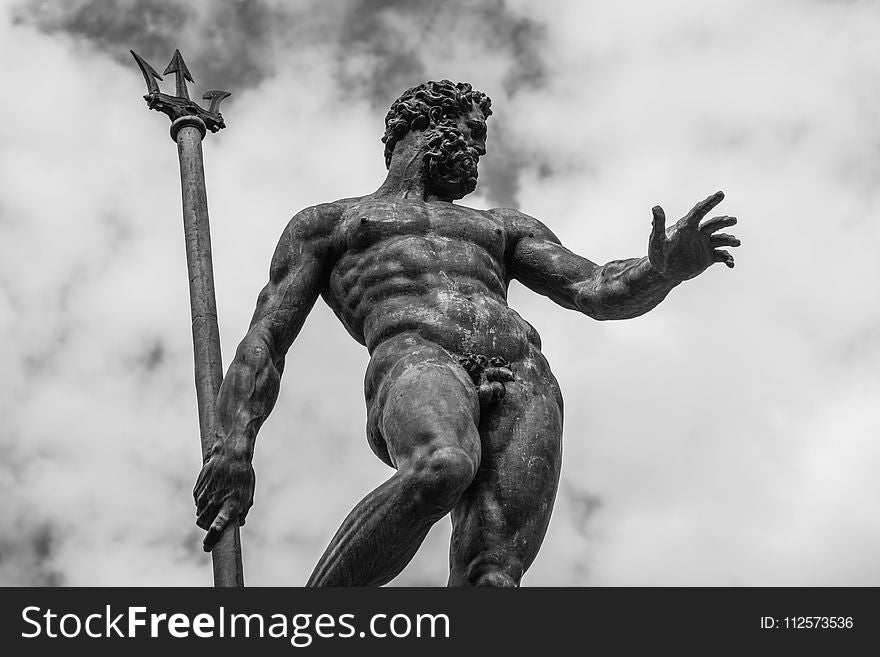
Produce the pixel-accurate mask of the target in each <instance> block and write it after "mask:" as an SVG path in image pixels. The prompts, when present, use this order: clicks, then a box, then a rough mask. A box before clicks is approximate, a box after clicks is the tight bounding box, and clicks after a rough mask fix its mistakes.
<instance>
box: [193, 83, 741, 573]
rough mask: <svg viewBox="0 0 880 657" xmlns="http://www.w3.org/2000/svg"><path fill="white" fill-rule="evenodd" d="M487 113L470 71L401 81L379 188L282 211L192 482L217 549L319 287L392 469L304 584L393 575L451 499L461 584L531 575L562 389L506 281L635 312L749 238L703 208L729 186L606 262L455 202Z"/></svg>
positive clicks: (570, 301)
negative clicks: (641, 249) (460, 76)
mask: <svg viewBox="0 0 880 657" xmlns="http://www.w3.org/2000/svg"><path fill="white" fill-rule="evenodd" d="M490 114H491V110H490V102H489V99H488V98H487V97H486V96H485V95H483V94H482V93H480V92H477V91H473V90H472V89H471V87H470V85H468V84H463V83H459V84H452V83H450V82H449V81H445V80H444V81H441V82H428V83H425V84H424V85H420V86H418V87H414V88H412V89H410V90H408V91H407V92H405V93H404V94H403V95H402V96H401V97H400V98H399V99H398V100H397V101H396V102H395V103H394V104H393V105H392V107H391V110H390V111H389V112H388V115H387V117H386V135H385V138H384V139H383V141H384V142H385V145H386V151H385V153H386V164H387V167H388V176H387V178H386V179H385V182H384V183H383V184H382V185H381V186H380V187H379V189H377V190H376V191H375V192H374V193H372V194H369V195H367V196H362V197H355V198H346V199H341V200H338V201H334V202H332V203H325V204H322V205H316V206H314V207H310V208H307V209H305V210H303V211H301V212H299V213H298V214H297V215H296V216H295V217H294V218H293V219H292V220H291V221H290V223H289V224H288V225H287V228H286V229H285V230H284V232H283V234H282V236H281V240H280V241H279V243H278V247H277V250H276V252H275V255H274V258H273V260H272V263H271V267H270V272H269V282H268V284H267V285H266V287H265V288H264V289H263V290H262V292H261V293H260V295H259V298H258V300H257V307H256V312H255V313H254V316H253V320H252V322H251V327H250V330H249V331H248V333H247V335H246V336H245V338H244V339H243V340H242V342H241V344H240V345H239V347H238V350H237V352H236V355H235V359H234V360H233V362H232V364H231V365H230V367H229V370H228V371H227V374H226V377H225V379H224V381H223V385H222V387H221V390H220V397H219V401H218V404H217V433H216V437H215V442H214V444H213V446H212V448H211V452H210V455H209V458H208V460H207V461H206V462H205V465H204V467H203V469H202V471H201V473H200V475H199V478H198V481H197V483H196V487H195V490H194V494H195V499H196V505H197V509H198V525H199V526H200V527H202V528H203V529H207V530H208V532H207V535H206V537H205V547H206V549H210V547H211V546H212V545H213V544H214V542H215V541H216V540H217V538H218V536H220V534H221V532H222V530H223V528H224V527H225V526H226V525H227V524H229V523H230V521H232V523H231V524H237V523H238V522H243V521H244V518H245V516H246V514H247V512H248V510H249V508H250V507H251V504H252V499H253V492H254V471H253V467H252V465H251V461H252V457H253V451H254V439H255V437H256V434H257V431H258V429H259V427H260V426H261V424H262V423H263V421H264V420H265V419H266V417H267V416H268V415H269V413H270V411H271V410H272V406H273V404H274V403H275V400H276V397H277V395H278V386H279V383H280V379H281V373H282V371H283V369H284V358H285V354H286V352H287V350H288V348H289V347H290V345H291V343H292V342H293V340H294V339H295V338H296V336H297V334H298V333H299V330H300V328H301V327H302V325H303V323H304V322H305V319H306V316H307V315H308V313H309V311H310V310H311V308H312V306H313V304H314V303H315V301H317V299H318V297H319V296H321V297H323V299H324V301H325V302H326V303H327V304H328V306H329V307H330V308H331V309H332V310H333V312H334V313H335V314H336V316H337V317H338V318H339V320H340V321H341V322H342V324H343V326H345V328H346V329H347V330H348V332H349V333H350V334H351V335H352V337H354V338H355V339H356V340H357V341H358V342H360V343H361V344H363V345H365V346H366V348H367V349H368V351H369V353H370V363H369V366H368V368H367V373H366V379H365V395H366V402H367V409H368V413H367V424H368V427H367V434H368V435H367V438H368V441H369V444H370V446H371V447H372V449H373V451H374V452H375V453H376V455H377V456H378V457H379V458H380V459H382V460H383V461H384V462H385V463H387V464H389V465H391V466H392V467H394V468H395V469H396V473H395V474H394V475H393V476H392V477H391V478H390V479H389V480H388V481H386V482H385V483H384V484H382V485H381V486H379V487H378V488H377V489H376V490H374V491H373V492H371V493H370V494H369V495H367V496H366V497H365V498H364V499H363V500H361V501H360V502H359V503H358V504H357V505H356V506H355V508H354V510H353V511H352V512H351V513H350V514H349V516H348V517H347V518H346V519H345V520H344V522H343V523H342V526H341V527H340V529H339V531H338V532H337V533H336V535H335V536H334V537H333V539H332V540H331V542H330V545H329V547H328V548H327V550H326V552H325V553H324V555H323V557H322V558H321V560H320V561H319V563H318V565H317V567H316V568H315V570H314V572H313V573H312V576H311V578H310V579H309V582H308V584H309V585H310V586H345V585H348V586H357V585H380V584H384V583H386V582H388V581H390V580H391V579H392V578H393V577H395V576H396V575H397V574H398V573H399V572H400V571H401V570H402V569H403V568H404V566H405V565H406V564H407V563H408V562H409V561H410V559H411V558H412V556H413V555H414V554H415V552H416V550H417V549H418V547H419V545H420V544H421V542H422V540H423V539H424V538H425V535H426V534H427V532H428V530H429V528H430V527H431V525H432V524H433V523H434V522H436V521H437V520H438V519H440V518H442V517H443V516H445V515H446V514H447V513H451V514H452V523H453V533H452V543H451V547H450V574H449V585H451V586H457V585H488V586H517V585H519V583H520V580H521V578H522V576H523V573H524V572H525V571H526V569H527V568H528V567H529V566H530V565H531V563H532V561H533V560H534V558H535V556H536V554H537V552H538V549H539V547H540V545H541V542H542V540H543V538H544V534H545V531H546V529H547V523H548V521H549V519H550V513H551V510H552V507H553V502H554V499H555V497H556V488H557V483H558V479H559V470H560V462H561V459H560V457H561V439H562V395H561V393H560V391H559V386H558V385H557V382H556V379H555V378H554V376H553V374H552V372H551V371H550V367H549V365H548V364H547V360H546V359H545V358H544V356H543V355H542V353H541V342H540V338H539V337H538V334H537V332H536V331H535V329H534V328H533V327H532V326H531V325H530V324H529V323H528V322H526V321H525V320H524V319H523V318H522V317H520V316H519V315H518V314H517V313H516V312H515V311H514V310H512V309H511V308H509V307H508V305H507V289H508V285H509V283H510V281H511V280H513V279H516V280H519V281H521V282H522V283H524V284H525V285H526V286H528V287H529V288H531V289H532V290H534V291H536V292H538V293H540V294H544V295H546V296H548V297H549V298H551V299H552V300H553V301H555V302H556V303H558V304H559V305H561V306H563V307H565V308H569V309H572V310H577V311H580V312H582V313H584V314H586V315H588V316H590V317H593V318H595V319H600V320H607V319H626V318H630V317H636V316H638V315H641V314H643V313H645V312H647V311H649V310H651V309H652V308H653V307H654V306H656V305H657V304H658V303H660V301H662V300H663V299H664V298H665V297H666V295H667V294H668V293H669V292H670V290H672V288H674V287H675V286H676V285H678V284H679V283H681V282H682V281H684V280H687V279H689V278H692V277H694V276H696V275H698V274H700V273H701V272H703V271H704V270H705V269H706V268H708V267H709V266H710V265H711V264H712V263H715V262H723V263H725V264H726V265H727V266H728V267H733V264H734V263H733V258H732V256H731V255H730V254H729V253H727V252H726V251H724V250H721V248H720V247H727V246H739V240H737V239H736V238H735V237H733V236H732V235H727V234H724V233H718V232H716V231H718V230H719V229H721V228H723V227H726V226H732V225H733V224H735V223H736V219H735V218H733V217H727V216H720V217H713V218H711V219H708V220H705V221H704V220H703V218H704V217H705V216H706V215H707V213H708V212H709V211H710V210H711V209H712V208H713V207H715V206H716V205H717V204H718V203H719V202H720V201H721V200H722V198H723V194H722V193H721V192H718V193H716V194H713V195H712V196H710V197H708V198H707V199H705V200H704V201H701V202H700V203H698V204H697V205H696V206H695V207H694V208H693V209H692V210H691V211H690V212H688V213H687V215H685V217H684V218H683V219H681V220H680V221H678V222H677V223H676V224H675V225H673V226H671V227H669V228H666V219H665V215H664V213H663V210H662V209H661V208H659V207H655V208H654V209H653V229H652V232H651V235H650V238H649V243H648V255H647V257H644V258H634V259H627V260H615V261H612V262H609V263H607V264H605V265H602V266H599V265H596V264H594V263H593V262H590V261H589V260H587V259H585V258H583V257H581V256H578V255H576V254H574V253H572V252H571V251H569V250H568V249H566V248H565V247H564V246H562V245H561V244H560V241H559V239H557V237H556V236H555V235H554V234H553V233H552V232H551V231H550V229H548V228H547V227H546V226H545V225H544V224H542V223H541V222H540V221H538V220H537V219H534V218H532V217H530V216H528V215H526V214H524V213H522V212H519V211H517V210H511V209H494V210H485V211H484V210H474V209H471V208H468V207H465V206H462V205H457V204H455V203H454V202H453V201H455V200H457V199H460V198H462V197H464V196H465V195H466V194H468V193H470V192H471V191H473V190H474V188H475V186H476V182H477V163H478V160H479V157H480V156H482V155H484V154H485V152H486V119H487V117H488V116H489V115H490Z"/></svg>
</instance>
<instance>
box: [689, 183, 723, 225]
mask: <svg viewBox="0 0 880 657" xmlns="http://www.w3.org/2000/svg"><path fill="white" fill-rule="evenodd" d="M722 200H724V192H720V191H719V192H715V193H714V194H712V196H707V197H706V198H705V199H703V200H702V201H700V202H699V203H697V204H696V205H695V206H694V207H693V208H692V209H691V211H690V212H688V213H687V215H685V217H686V218H687V222H688V224H689V225H691V226H694V225H696V224H697V223H699V221H700V219H702V218H703V217H705V216H706V213H707V212H709V210H711V209H712V208H714V207H715V206H716V205H718V204H719V203H721V201H722Z"/></svg>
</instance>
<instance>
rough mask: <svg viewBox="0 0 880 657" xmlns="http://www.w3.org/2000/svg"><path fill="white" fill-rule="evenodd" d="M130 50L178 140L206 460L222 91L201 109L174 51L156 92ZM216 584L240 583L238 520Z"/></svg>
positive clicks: (226, 539) (213, 389) (150, 72)
mask: <svg viewBox="0 0 880 657" xmlns="http://www.w3.org/2000/svg"><path fill="white" fill-rule="evenodd" d="M131 54H132V55H133V56H134V59H135V61H136V62H137V64H138V66H139V67H140V69H141V72H142V73H143V74H144V80H145V81H146V83H147V94H146V95H145V96H144V99H145V100H146V101H147V105H148V106H149V108H150V109H154V110H157V111H159V112H163V113H164V114H167V115H168V117H169V118H170V119H171V138H172V139H173V140H174V141H175V142H177V153H178V156H179V158H180V185H181V189H182V192H183V228H184V234H185V238H186V262H187V268H188V270H189V300H190V308H191V310H192V335H193V351H194V358H195V379H196V398H197V400H198V406H199V430H200V433H201V441H202V458H203V460H204V459H205V458H207V456H208V451H209V450H210V448H211V446H212V445H213V443H214V434H215V414H214V407H215V406H216V403H217V394H218V392H219V390H220V384H221V383H222V381H223V363H222V361H221V358H220V333H219V331H218V328H217V302H216V299H215V297H214V272H213V265H212V262H211V233H210V226H209V224H208V199H207V195H206V192H205V170H204V164H203V161H202V139H203V138H204V137H205V135H206V134H207V131H208V130H210V131H211V132H217V131H219V130H221V129H222V128H225V127H226V124H225V123H224V121H223V116H222V115H221V114H220V112H219V107H220V102H221V101H222V100H223V99H224V98H226V97H227V96H228V95H229V92H227V91H209V92H207V93H206V94H205V95H204V99H205V100H210V101H211V105H210V107H209V108H208V109H207V110H206V109H204V108H202V107H200V106H199V105H198V104H196V103H194V102H193V101H191V100H190V98H189V92H188V90H187V87H186V83H187V81H189V82H192V81H193V79H192V75H190V72H189V69H187V67H186V64H185V63H184V61H183V57H181V55H180V51H179V50H175V51H174V57H173V58H172V60H171V63H170V64H168V67H167V68H166V69H165V74H166V75H167V74H168V73H174V74H175V76H176V83H177V84H176V95H174V96H169V95H167V94H163V93H162V92H161V91H159V84H158V83H157V82H156V81H157V80H161V79H162V76H160V75H159V74H158V73H157V72H156V71H155V70H154V69H153V67H152V66H150V65H149V64H148V63H147V62H146V61H145V60H144V59H142V58H141V57H140V56H138V55H137V53H135V52H134V51H133V50H132V51H131ZM212 556H213V561H214V585H215V586H244V574H243V571H242V565H241V540H240V536H239V531H238V523H235V522H231V523H229V525H228V526H227V528H226V530H225V531H224V532H223V536H221V538H220V540H218V541H217V543H216V545H215V546H214V549H213V551H212Z"/></svg>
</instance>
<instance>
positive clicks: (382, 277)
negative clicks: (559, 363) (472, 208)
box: [325, 237, 540, 361]
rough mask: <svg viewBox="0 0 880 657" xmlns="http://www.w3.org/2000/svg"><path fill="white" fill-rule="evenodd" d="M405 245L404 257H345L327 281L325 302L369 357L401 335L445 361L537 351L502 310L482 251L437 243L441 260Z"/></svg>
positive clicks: (532, 337)
mask: <svg viewBox="0 0 880 657" xmlns="http://www.w3.org/2000/svg"><path fill="white" fill-rule="evenodd" d="M405 241H406V242H407V245H406V246H407V248H406V249H405V250H402V249H400V248H386V249H381V248H380V249H375V248H374V249H367V250H366V251H365V252H364V251H362V252H360V253H358V254H357V255H356V256H355V254H352V253H348V254H345V255H344V256H343V257H342V258H340V260H339V261H338V262H337V266H336V267H335V268H334V271H333V273H332V274H331V278H330V283H329V286H328V290H327V293H326V294H325V300H326V301H327V303H328V305H329V306H330V307H331V308H332V309H333V311H334V312H335V313H336V315H337V317H339V319H340V320H341V321H342V323H343V324H344V325H345V327H346V328H347V329H348V331H349V333H351V334H352V336H354V337H355V339H357V340H358V341H359V342H361V343H362V344H364V345H366V347H367V349H368V350H369V351H370V353H371V354H372V353H373V352H374V351H375V350H376V349H377V348H378V347H379V346H380V345H381V344H382V343H384V342H385V341H387V340H389V339H391V338H394V337H395V336H398V335H400V334H402V333H416V334H418V335H419V336H421V337H422V338H423V339H424V340H428V341H430V342H432V343H434V344H436V345H438V346H440V347H442V348H444V349H445V350H446V351H448V352H450V353H451V354H457V355H463V354H466V353H480V354H484V355H486V356H490V357H491V356H501V357H503V358H506V359H507V360H509V361H515V360H519V359H521V358H522V357H524V356H525V355H526V354H528V353H530V352H531V351H532V349H533V348H539V347H540V339H539V337H538V334H537V332H536V331H535V329H534V328H533V327H532V326H531V325H529V324H528V322H526V321H525V320H523V319H522V318H521V317H520V316H519V315H518V314H517V313H516V312H515V311H514V310H512V309H511V308H509V307H508V305H507V300H506V299H505V297H504V292H505V291H506V289H505V285H504V283H502V281H501V267H500V265H499V264H498V263H497V261H495V260H494V259H493V258H491V256H489V255H488V254H487V253H486V251H485V250H483V249H481V248H480V247H477V246H476V245H474V244H472V243H465V242H459V243H458V244H457V245H455V246H458V247H459V248H454V246H453V244H450V243H449V241H447V240H444V242H446V244H445V246H446V248H445V249H443V251H444V253H442V254H436V253H434V254H428V253H424V251H425V250H426V249H423V248H422V244H421V242H422V240H413V239H412V237H410V238H408V239H406V240H405ZM425 241H426V242H432V240H430V238H428V239H427V240H425ZM395 246H396V247H400V246H402V244H400V243H399V242H398V244H397V245H395ZM450 246H453V248H451V249H450V248H449V247H450ZM432 250H434V249H432ZM423 256H424V257H423ZM429 256H433V257H429ZM438 256H439V257H438Z"/></svg>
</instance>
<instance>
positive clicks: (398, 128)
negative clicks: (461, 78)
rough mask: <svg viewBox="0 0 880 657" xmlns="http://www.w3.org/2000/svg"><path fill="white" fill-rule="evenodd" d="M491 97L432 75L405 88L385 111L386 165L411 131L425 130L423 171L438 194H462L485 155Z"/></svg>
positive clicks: (473, 182) (468, 188)
mask: <svg viewBox="0 0 880 657" xmlns="http://www.w3.org/2000/svg"><path fill="white" fill-rule="evenodd" d="M491 105H492V101H491V100H490V99H489V97H488V96H487V95H486V94H484V93H482V92H481V91H475V90H474V89H472V88H471V85H469V84H468V83H466V82H458V83H452V82H450V81H449V80H440V81H439V82H438V81H436V80H430V81H428V82H425V83H424V84H420V85H418V86H415V87H412V88H410V89H407V90H406V91H405V92H404V93H403V94H402V95H401V96H400V98H398V99H397V100H395V101H394V102H393V103H392V104H391V109H390V110H388V114H387V115H386V116H385V136H384V137H382V141H383V142H384V143H385V166H386V167H390V166H391V157H392V154H393V152H394V147H395V146H396V145H397V143H398V142H399V141H400V140H401V139H403V138H404V137H405V136H406V135H407V133H409V132H411V131H423V132H424V135H423V137H424V145H425V150H424V160H423V162H424V168H423V175H424V176H425V177H426V183H427V184H428V186H429V187H430V188H432V189H433V190H435V191H436V192H438V193H439V195H440V196H446V197H449V198H462V197H464V196H465V195H467V194H470V193H471V192H472V191H474V189H475V188H476V186H477V162H478V161H479V158H480V156H481V155H485V154H486V119H487V118H488V117H489V116H490V115H491V114H492V109H491Z"/></svg>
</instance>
